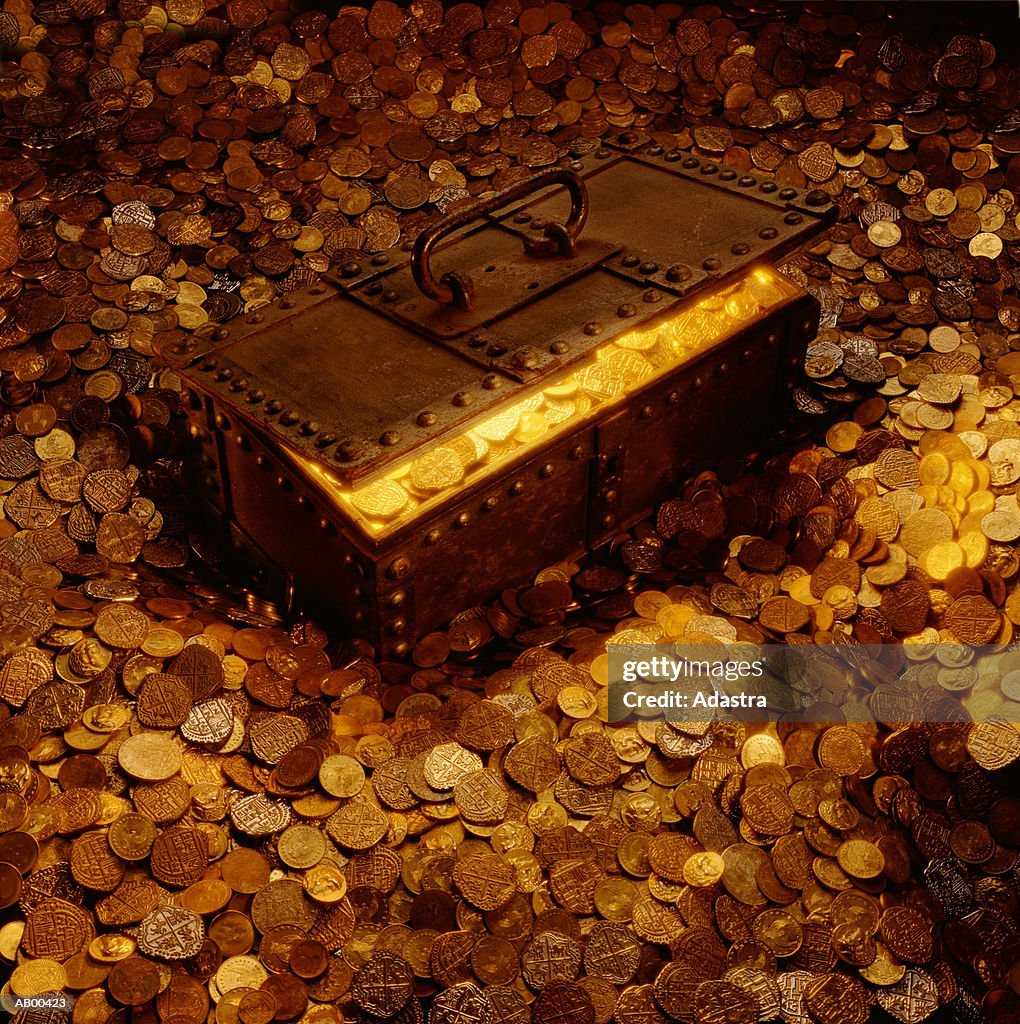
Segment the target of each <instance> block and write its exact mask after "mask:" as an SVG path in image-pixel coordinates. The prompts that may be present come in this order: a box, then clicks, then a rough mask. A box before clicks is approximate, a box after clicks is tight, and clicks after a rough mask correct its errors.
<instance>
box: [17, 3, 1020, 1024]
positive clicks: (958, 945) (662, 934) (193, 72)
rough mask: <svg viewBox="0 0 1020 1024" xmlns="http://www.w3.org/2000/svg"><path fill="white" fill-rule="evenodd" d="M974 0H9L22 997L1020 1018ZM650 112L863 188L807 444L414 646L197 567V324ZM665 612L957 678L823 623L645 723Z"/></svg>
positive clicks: (1004, 273)
mask: <svg viewBox="0 0 1020 1024" xmlns="http://www.w3.org/2000/svg"><path fill="white" fill-rule="evenodd" d="M294 6H295V8H297V7H302V8H303V7H305V6H306V5H294ZM575 7H577V8H579V9H576V10H575V9H574V8H575ZM917 7H918V5H910V8H911V13H912V15H913V14H914V12H915V11H916V9H917ZM933 11H934V13H932V17H931V20H932V21H933V22H935V21H937V27H935V28H932V27H931V26H927V28H928V30H929V31H930V32H931V35H930V36H929V37H926V38H924V39H920V37H919V36H917V34H916V33H917V30H918V25H917V20H923V19H916V16H915V19H916V20H915V21H914V22H910V21H909V20H908V19H907V18H906V17H905V16H903V15H901V13H900V12H899V11H898V10H897V9H896V8H895V7H893V5H886V6H885V7H883V6H882V5H880V4H875V5H868V6H867V7H866V8H865V7H859V6H857V5H844V6H843V7H842V8H840V9H838V10H837V9H829V8H827V7H820V6H818V5H815V6H811V7H803V6H801V5H761V4H759V5H756V6H755V7H753V8H752V7H749V6H747V5H734V6H733V7H732V8H730V7H728V8H726V9H725V10H724V9H723V8H722V7H719V6H716V5H712V4H703V5H698V6H695V7H681V6H680V5H669V4H663V5H658V6H655V7H651V6H647V5H635V6H630V7H623V6H621V5H617V4H598V5H568V4H565V3H532V4H529V5H524V4H522V3H518V2H516V0H492V2H489V3H487V4H485V5H484V6H481V5H476V4H472V3H463V4H457V5H453V6H448V5H442V4H440V3H438V2H436V0H415V2H413V3H411V4H409V5H407V6H406V7H405V6H403V5H398V4H396V3H392V2H388V0H378V2H376V3H373V4H371V5H370V6H368V7H367V8H366V7H346V8H343V9H342V10H340V11H339V12H337V13H335V14H332V13H330V14H327V13H324V12H320V11H314V10H304V9H302V10H296V9H295V10H291V9H289V8H288V5H287V4H286V3H282V2H274V3H267V2H264V0H231V2H230V3H227V4H223V5H217V4H209V3H199V2H197V0H166V2H165V3H162V4H149V3H143V2H140V0H120V2H118V3H116V4H104V3H99V2H92V0H81V2H74V3H70V4H67V3H62V2H58V0H39V2H34V3H33V2H29V0H10V2H8V3H7V4H5V5H4V10H3V12H0V43H2V45H3V46H4V48H5V55H6V57H7V63H6V64H5V76H4V92H3V99H4V103H3V117H2V121H0V133H2V134H3V137H4V138H5V139H6V140H8V145H7V146H5V148H4V152H3V155H2V157H0V189H2V190H3V191H2V193H0V268H2V270H3V271H4V273H3V281H2V285H0V401H2V403H3V405H2V416H3V428H4V429H3V436H2V437H0V491H2V493H3V496H4V500H3V518H2V519H0V659H2V660H0V700H2V702H3V703H2V705H0V908H2V910H3V914H2V920H3V922H4V923H3V924H2V925H0V957H2V958H3V959H4V961H5V964H6V965H7V968H8V969H7V971H5V974H9V978H8V980H7V981H6V982H5V985H4V987H3V990H2V993H0V996H2V1000H3V1003H4V1005H5V1006H10V1007H14V1008H16V1007H19V1006H20V1009H17V1010H16V1019H17V1020H18V1021H19V1024H64V1022H65V1021H73V1022H74V1024H102V1022H105V1021H108V1020H111V1021H114V1022H121V1021H126V1020H128V1019H132V1020H134V1019H144V1020H146V1021H155V1020H159V1021H164V1022H168V1024H170V1022H172V1024H202V1022H203V1021H213V1022H215V1024H235V1022H237V1021H240V1022H241V1024H270V1022H272V1021H282V1022H287V1021H302V1022H307V1024H339V1022H340V1021H353V1020H358V1021H361V1022H364V1024H373V1022H375V1024H378V1022H381V1021H384V1020H391V1021H398V1022H401V1024H413V1022H420V1021H423V1020H424V1018H425V1015H426V1013H427V1014H428V1015H429V1018H430V1020H435V1021H436V1022H438V1024H463V1022H464V1021H465V1020H471V1021H477V1022H479V1024H491V1022H493V1021H494V1020H496V1019H497V1018H499V1019H508V1020H511V1021H513V1022H515V1024H525V1022H526V1021H528V1020H531V1019H534V1020H535V1021H536V1022H543V1021H546V1022H549V1021H554V1020H560V1019H569V1020H571V1021H575V1020H576V1021H578V1022H579V1024H608V1022H609V1021H610V1020H616V1021H618V1022H620V1024H639V1022H640V1024H659V1022H662V1024H665V1022H667V1021H670V1020H678V1021H696V1022H698V1024H720V1022H724V1021H725V1022H731V1021H732V1022H739V1024H752V1022H754V1021H756V1020H771V1019H782V1020H784V1021H787V1022H790V1024H805V1022H808V1021H817V1022H818V1024H842V1022H844V1021H850V1022H853V1021H859V1022H863V1021H864V1020H865V1019H866V1018H867V1017H869V1016H870V1015H871V1014H872V1013H876V1015H877V1014H879V1013H884V1014H887V1015H890V1016H891V1017H892V1018H893V1019H896V1020H900V1021H904V1022H906V1024H917V1022H920V1021H922V1020H926V1019H928V1018H929V1017H932V1016H933V1015H934V1014H936V1013H938V1012H940V1008H942V1009H941V1012H942V1013H944V1014H946V1015H948V1017H949V1019H957V1020H961V1021H964V1022H969V1021H972V1020H977V1019H980V1017H981V1015H982V1012H984V1014H985V1015H986V1016H988V1017H1002V1018H1003V1019H1011V1018H1012V1017H1013V1016H1014V1015H1015V1013H1016V994H1017V992H1018V991H1020V984H1018V982H1017V974H1016V970H1015V964H1016V962H1017V958H1018V951H1020V950H1018V944H1017V940H1016V928H1015V923H1014V921H1013V915H1014V913H1015V910H1016V906H1017V899H1018V897H1017V885H1016V861H1017V854H1018V849H1020V831H1018V827H1017V824H1016V822H1017V820H1018V814H1017V810H1018V805H1017V800H1016V797H1015V796H1014V795H1013V791H1014V786H1013V782H1014V775H1015V768H1014V767H1013V766H1015V765H1016V763H1017V761H1018V760H1020V733H1018V732H1017V730H1016V729H1015V728H1014V726H1013V725H1012V724H1011V723H1012V721H1013V720H1015V719H1016V718H1017V713H1016V711H1015V710H1014V709H1015V705H1016V703H1018V702H1020V662H1018V661H1017V658H1016V654H1015V653H1014V652H1013V651H1012V650H1011V649H1010V647H1009V646H1008V645H1009V644H1010V642H1011V641H1012V639H1013V628H1014V626H1015V625H1017V624H1020V598H1018V597H1017V588H1016V578H1017V574H1018V572H1020V558H1018V555H1017V551H1016V541H1017V540H1018V539H1020V507H1018V505H1017V484H1018V483H1020V427H1018V426H1017V421H1018V418H1020V406H1018V403H1017V401H1016V398H1015V381H1016V379H1017V376H1018V375H1020V359H1018V357H1017V356H1016V352H1015V350H1018V349H1020V343H1018V338H1020V333H1018V332H1020V298H1018V296H1017V285H1016V283H1017V276H1016V275H1017V256H1018V252H1020V250H1018V245H1017V243H1018V239H1020V220H1018V211H1017V209H1016V203H1015V193H1016V191H1017V189H1018V188H1020V125H1018V123H1017V121H1016V116H1015V107H1016V82H1017V71H1016V69H1015V68H1013V67H1010V66H1007V65H1005V64H1003V62H1002V61H1000V60H999V58H998V56H997V54H996V48H995V44H994V42H993V41H990V40H989V39H987V38H980V36H979V35H978V34H963V33H957V32H956V31H955V30H954V29H951V28H949V27H948V22H949V20H950V19H951V18H952V17H953V16H954V15H955V12H953V11H947V10H946V9H945V7H944V6H943V5H940V6H939V7H938V8H934V9H933ZM929 13H931V12H929ZM942 26H946V27H945V28H944V30H943V29H942ZM644 141H647V142H649V143H655V144H658V145H661V146H663V147H665V148H667V149H669V150H678V151H692V152H695V153H697V154H698V155H700V156H704V157H710V158H712V159H715V160H717V161H718V162H719V163H721V164H725V165H727V166H730V167H733V168H737V169H741V170H743V169H754V170H757V171H759V172H762V173H764V174H767V175H772V176H774V178H775V180H776V181H777V182H779V183H781V184H784V185H786V184H790V185H797V186H807V185H810V186H811V187H816V188H821V189H824V190H825V191H826V192H827V193H828V194H829V195H831V196H832V197H833V199H834V200H835V201H836V202H837V203H838V205H839V207H840V211H841V218H840V222H839V224H838V225H837V226H836V227H835V228H833V229H832V230H831V231H830V233H829V234H828V235H827V236H826V237H825V238H824V239H823V240H821V241H820V242H819V243H818V244H816V245H815V246H813V247H812V248H811V249H810V250H809V251H807V252H804V253H800V254H797V255H795V256H793V257H791V258H790V260H789V261H788V262H787V263H786V264H785V265H784V267H783V270H784V272H785V273H787V274H788V275H789V276H790V277H791V278H792V279H794V280H795V281H796V282H798V283H799V284H801V285H804V286H806V287H808V288H810V289H811V290H812V291H813V292H814V294H816V295H817V297H818V298H819V299H820V301H821V303H822V310H823V321H822V330H821V331H820V333H819V336H818V338H817V339H816V340H815V341H814V342H813V344H812V345H811V346H810V349H809V353H808V359H807V364H806V367H805V370H806V374H805V379H804V382H803V386H802V387H801V389H800V390H799V391H798V392H797V395H796V398H797V403H798V405H799V406H800V408H801V409H803V410H804V411H806V412H813V413H818V414H821V415H825V416H827V417H828V418H827V420H826V422H825V425H824V426H822V427H820V428H815V430H816V434H815V436H814V437H813V439H811V440H809V441H807V442H805V443H803V444H801V445H798V446H796V447H795V448H793V449H791V450H789V451H787V452H785V453H783V454H782V455H779V456H776V457H773V458H771V459H769V460H767V461H752V460H749V461H748V462H747V463H746V464H740V465H736V464H735V465H727V466H722V467H719V469H718V472H716V473H706V474H702V475H701V476H699V477H698V478H697V479H695V480H693V481H691V482H689V483H688V484H687V485H686V486H685V487H684V488H682V489H681V490H679V491H678V493H677V494H676V495H675V496H674V497H673V498H672V499H671V500H669V501H667V502H666V503H665V504H663V505H662V506H661V508H660V509H659V510H658V512H657V515H656V516H655V518H654V520H653V521H651V522H647V523H643V524H640V525H639V526H637V527H635V528H634V529H633V530H631V531H630V532H629V533H628V534H626V535H623V536H621V537H620V538H618V539H617V541H616V542H615V543H614V544H613V545H612V546H611V548H610V550H609V551H608V552H607V553H606V554H605V556H604V557H602V558H596V559H591V560H589V561H588V562H586V563H585V564H583V565H578V564H567V563H564V564H557V565H553V566H550V567H548V568H547V569H545V570H543V572H541V573H540V574H539V575H538V576H537V577H536V579H534V580H533V581H531V583H530V584H529V585H528V586H526V587H521V588H515V589H511V590H505V591H503V592H502V593H501V594H500V597H499V599H498V600H496V601H494V602H493V603H491V604H490V605H488V606H486V607H481V608H470V609H465V610H464V612H463V613H462V614H461V615H459V616H457V617H456V619H455V620H454V621H453V622H451V623H450V624H449V626H448V628H446V629H444V630H442V631H440V632H436V633H433V634H430V635H429V636H427V637H425V638H423V639H422V640H421V641H420V642H419V643H418V644H417V646H416V647H415V648H414V651H413V653H412V656H411V658H410V659H409V661H407V662H400V663H398V662H382V663H380V662H379V661H378V660H377V659H375V658H374V656H373V653H372V652H371V651H370V650H369V649H367V648H366V647H364V646H362V645H359V644H349V645H338V644H336V643H333V642H331V641H330V639H329V638H328V637H327V636H326V635H324V634H323V633H322V632H321V631H320V630H319V629H317V628H316V627H315V625H314V624H313V623H310V622H304V621H302V622H297V623H283V622H281V621H280V620H279V617H278V616H276V615H275V614H274V612H273V609H272V608H271V607H269V606H267V605H265V604H264V603H262V602H260V601H259V600H258V599H257V598H256V597H254V596H251V595H248V596H247V597H246V598H243V599H238V598H237V597H236V596H235V595H232V594H231V593H230V592H228V591H227V590H226V589H225V588H224V587H223V586H220V585H218V584H217V583H216V582H210V580H209V579H208V577H206V576H200V575H198V574H196V572H195V569H196V566H195V564H194V562H195V559H194V557H193V555H194V554H195V553H198V554H201V555H208V554H209V548H208V545H207V544H205V543H204V542H203V541H202V540H201V538H200V537H196V536H193V535H192V534H191V533H190V524H189V522H188V519H187V501H186V492H185V490H184V487H183V475H184V473H183V470H184V467H183V464H182V459H183V457H184V453H185V451H186V449H185V447H184V444H183V440H182V438H181V437H180V433H179V430H178V429H177V427H178V424H179V423H180V415H179V412H180V409H179V400H178V398H177V392H176V388H177V378H176V375H175V373H174V372H173V367H174V366H175V365H179V364H180V363H181V362H182V361H185V360H188V359H190V358H193V357H194V356H196V355H198V354H200V353H201V352H203V351H206V350H208V349H209V348H211V347H214V346H215V345H217V344H218V343H220V342H222V341H223V340H224V337H225V333H226V329H225V326H224V325H225V324H226V323H227V322H228V321H229V320H230V319H231V318H232V317H235V316H243V317H248V318H250V319H257V318H258V317H259V316H260V315H261V312H260V311H261V309H262V308H263V307H265V306H266V305H267V304H268V303H270V302H274V301H284V302H285V301H287V296H288V295H289V294H290V293H292V292H293V291H295V290H296V289H298V288H301V287H303V286H305V285H307V284H311V283H313V282H314V281H315V280H316V278H317V277H318V275H320V274H322V273H324V272H325V271H327V270H329V269H330V268H336V267H342V266H343V265H344V264H345V263H347V262H350V261H352V260H358V259H361V258H363V257H366V256H367V257H368V258H371V256H372V255H374V254H376V253H378V252H381V251H382V250H384V249H387V248H389V247H391V246H393V245H398V244H401V243H403V242H405V241H410V240H411V239H412V238H413V237H414V236H415V234H416V233H417V231H418V230H419V229H420V227H421V226H422V225H423V224H424V223H426V221H427V220H428V219H430V218H431V217H433V216H436V215H437V214H439V213H443V212H446V211H448V210H450V209H453V208H456V205H457V204H458V203H462V202H466V201H468V200H470V199H471V198H472V197H476V196H481V195H484V194H486V193H488V192H490V191H492V190H493V189H497V188H500V187H502V186H504V185H507V184H510V183H512V182H514V181H516V180H518V179H519V178H523V177H525V176H527V175H529V174H531V173H532V172H533V170H534V169H536V168H541V167H546V166H552V165H557V164H566V165H569V164H571V163H576V162H580V163H582V164H583V163H585V161H588V160H591V159H592V158H593V156H594V155H595V154H597V153H599V152H600V150H601V149H602V148H603V147H604V146H606V145H610V144H611V145H615V146H624V147H630V146H633V145H638V144H640V143H642V142H644ZM426 483H428V481H426ZM660 640H661V641H663V642H667V643H675V642H692V643H699V644H702V643H713V642H714V643H729V642H733V641H738V640H739V641H745V642H750V643H762V642H770V641H776V640H781V641H784V642H787V643H798V644H812V643H813V644H814V645H816V646H824V647H825V648H826V649H831V650H833V651H843V652H845V651H846V650H847V649H848V648H851V647H855V646H857V645H885V646H886V647H888V648H889V649H890V650H893V651H895V652H896V654H894V655H891V657H896V658H900V659H904V660H906V659H910V660H911V661H912V666H913V668H914V669H916V672H914V675H913V678H916V679H917V680H918V681H919V685H918V686H916V687H915V688H914V689H912V690H911V691H910V692H909V693H906V694H904V693H903V692H896V693H891V692H890V688H889V687H882V686H880V685H879V684H880V683H883V682H884V681H885V679H886V676H885V675H884V674H883V673H884V672H885V671H886V667H885V666H884V663H876V664H863V663H862V662H860V660H857V661H854V662H852V664H848V663H846V662H845V661H844V662H840V661H839V659H838V658H834V659H832V667H831V668H830V669H829V670H828V671H827V673H826V675H825V678H824V680H823V682H824V687H825V691H826V692H827V693H828V694H829V696H830V697H831V707H832V722H831V723H829V724H811V723H806V722H802V721H801V722H795V721H792V720H791V721H784V722H780V723H776V724H772V725H768V726H765V725H755V724H753V723H749V722H743V721H738V720H734V719H731V718H728V717H719V718H716V719H713V720H712V721H706V722H686V723H673V724H668V723H658V724H648V723H645V722H638V723H633V724H623V725H614V724H611V723H609V722H608V721H607V720H606V718H607V716H606V713H605V707H606V702H605V684H606V682H607V679H608V675H607V672H608V666H607V646H608V644H609V643H610V642H617V643H623V642H628V641H629V642H656V641H660ZM904 641H906V642H904ZM975 644H987V645H999V646H997V647H995V649H994V650H993V651H992V652H991V653H990V655H989V659H988V660H987V661H984V662H982V664H981V665H980V666H978V665H977V664H975V663H974V662H973V661H972V660H968V658H969V657H970V655H969V652H970V646H969V645H975ZM869 649H870V648H869ZM947 696H952V697H953V699H954V701H955V702H956V706H958V707H959V706H962V707H963V708H964V709H965V710H966V711H967V713H968V715H969V717H970V718H973V719H974V722H976V723H977V724H974V723H973V722H971V721H970V720H968V719H966V718H964V717H963V716H960V717H959V718H955V719H954V718H950V716H949V715H948V713H947V714H945V715H943V719H942V720H939V719H938V717H937V716H936V715H935V714H934V713H933V712H932V708H934V707H944V701H945V699H946V697H947ZM848 704H852V705H853V707H854V708H855V714H853V715H850V714H846V716H845V717H846V719H847V720H846V721H842V720H841V719H842V717H844V715H843V711H842V710H841V709H842V708H844V707H846V706H847V705H848ZM862 708H863V709H864V711H866V712H868V713H867V714H864V713H862V711H861V709H862ZM54 993H62V994H63V995H64V996H66V997H69V1000H73V1011H72V1010H71V1009H69V1008H67V1009H59V1008H55V1007H56V1006H57V1003H56V1002H55V1001H53V1000H50V1001H49V1002H46V1001H43V1002H42V1003H39V1002H38V1000H39V997H43V996H48V995H52V994H54ZM17 1000H20V1001H21V1002H20V1003H18V1002H16V1001H17ZM33 1000H36V1001H37V1002H36V1003H35V1004H33ZM60 1005H61V1006H64V1007H69V1005H70V1003H69V1002H64V1003H61V1004H60Z"/></svg>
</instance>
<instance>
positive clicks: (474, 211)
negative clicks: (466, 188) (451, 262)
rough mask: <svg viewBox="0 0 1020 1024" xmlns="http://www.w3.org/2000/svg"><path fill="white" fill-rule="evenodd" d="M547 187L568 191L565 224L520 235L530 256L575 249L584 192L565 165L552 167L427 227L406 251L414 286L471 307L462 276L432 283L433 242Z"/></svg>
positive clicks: (584, 212)
mask: <svg viewBox="0 0 1020 1024" xmlns="http://www.w3.org/2000/svg"><path fill="white" fill-rule="evenodd" d="M550 185H565V186H566V187H567V191H568V192H569V193H570V214H569V215H568V217H567V222H566V223H565V224H547V225H546V226H545V231H544V232H543V237H541V238H525V239H524V248H525V250H526V251H527V252H528V253H529V254H530V255H532V256H543V257H544V256H557V255H558V256H564V257H568V258H569V257H571V256H573V255H574V253H575V252H576V251H577V236H578V235H580V233H581V229H582V228H583V227H584V222H585V221H586V220H587V219H588V190H587V189H586V188H585V185H584V182H583V181H582V180H581V179H580V177H578V175H577V174H576V173H575V172H574V171H571V170H568V169H567V168H566V167H556V168H553V169H552V170H548V171H543V172H542V173H541V174H537V175H535V177H533V178H528V179H527V180H526V181H519V182H518V183H517V184H516V185H511V186H510V187H509V188H507V189H504V190H503V191H502V192H497V193H496V195H494V196H490V197H489V198H488V199H486V200H484V201H482V202H480V203H476V204H475V205H473V206H469V207H468V208H467V209H465V210H460V211H458V212H457V213H451V214H450V215H449V216H447V217H443V219H442V220H439V221H437V222H436V223H435V224H433V225H432V226H431V227H428V228H426V229H425V230H424V231H423V232H422V233H421V234H420V235H419V236H418V239H417V241H416V242H415V243H414V249H413V251H412V253H411V273H412V274H413V275H414V280H415V282H416V283H417V285H418V287H419V288H420V289H421V290H422V291H423V292H424V293H425V294H426V295H427V296H428V297H429V298H430V299H434V300H435V301H436V302H441V303H443V304H444V305H448V306H456V307H457V309H464V310H467V309H470V308H471V306H472V305H473V303H474V295H475V286H474V282H473V281H472V280H471V278H470V277H468V276H467V274H461V273H458V272H457V271H455V270H451V271H449V272H447V273H445V274H443V276H442V277H441V278H440V279H439V280H438V281H437V280H436V279H435V277H434V276H433V274H432V267H431V266H430V260H431V258H432V250H433V249H434V248H435V246H436V243H437V242H438V241H439V240H440V239H441V238H442V237H443V236H444V235H448V234H449V233H450V232H451V231H455V230H456V229H457V228H459V227H463V226H464V225H465V224H470V223H471V221H473V220H477V218H479V217H481V216H483V215H485V214H487V213H491V212H492V211H493V210H498V209H499V208H500V207H502V206H506V204H507V203H512V202H513V201H514V200H515V199H523V198H524V197H525V196H529V195H531V194H532V193H533V192H537V191H539V189H543V188H548V187H549V186H550Z"/></svg>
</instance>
